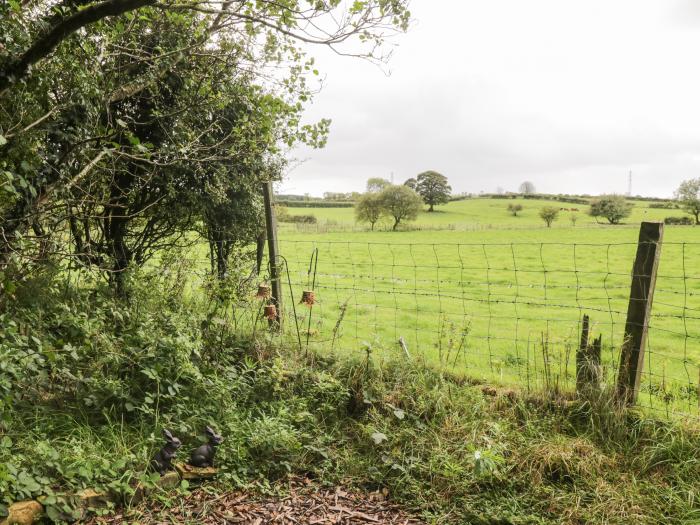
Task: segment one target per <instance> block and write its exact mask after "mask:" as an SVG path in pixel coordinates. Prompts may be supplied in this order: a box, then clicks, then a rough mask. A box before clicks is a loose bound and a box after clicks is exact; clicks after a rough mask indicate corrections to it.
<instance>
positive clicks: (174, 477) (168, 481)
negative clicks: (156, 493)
mask: <svg viewBox="0 0 700 525" xmlns="http://www.w3.org/2000/svg"><path fill="white" fill-rule="evenodd" d="M179 484H180V476H179V475H178V473H177V472H167V473H166V474H165V475H163V476H161V477H160V479H159V480H158V481H156V485H158V486H159V487H160V488H162V489H174V488H175V487H177V486H178V485H179Z"/></svg>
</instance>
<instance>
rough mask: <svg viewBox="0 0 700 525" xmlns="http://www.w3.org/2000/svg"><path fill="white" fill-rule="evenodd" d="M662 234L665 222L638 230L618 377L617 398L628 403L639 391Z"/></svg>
mask: <svg viewBox="0 0 700 525" xmlns="http://www.w3.org/2000/svg"><path fill="white" fill-rule="evenodd" d="M663 233H664V225H663V223H660V222H643V223H642V225H641V228H640V229H639V242H638V244H637V257H636V259H635V261H634V268H633V270H632V287H631V290H630V300H629V306H628V307H627V322H626V324H625V339H624V341H623V343H622V351H621V354H620V371H619V373H618V376H617V399H618V401H620V402H621V403H624V404H627V405H633V404H634V403H635V402H636V401H637V395H638V394H639V384H640V379H641V375H642V370H643V368H644V347H645V346H646V341H647V331H648V329H649V317H650V315H651V306H652V301H653V298H654V287H655V286H656V273H657V270H658V268H659V258H660V255H661V243H662V241H663Z"/></svg>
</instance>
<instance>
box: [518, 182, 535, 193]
mask: <svg viewBox="0 0 700 525" xmlns="http://www.w3.org/2000/svg"><path fill="white" fill-rule="evenodd" d="M535 191H537V190H535V185H534V184H533V183H532V182H530V181H529V180H526V181H525V182H523V183H522V184H521V185H520V193H524V194H526V195H530V194H532V193H535Z"/></svg>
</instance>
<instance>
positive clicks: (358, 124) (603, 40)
mask: <svg viewBox="0 0 700 525" xmlns="http://www.w3.org/2000/svg"><path fill="white" fill-rule="evenodd" d="M411 11H412V13H413V16H414V18H415V22H414V24H413V26H412V28H411V30H410V31H409V32H408V33H407V34H405V35H401V36H399V37H398V38H396V39H395V40H394V44H396V46H397V47H396V49H395V51H394V56H393V58H392V60H391V61H390V63H389V66H388V68H387V69H388V70H390V75H387V74H386V72H383V71H382V70H381V69H379V68H377V66H374V65H372V64H370V63H368V62H365V61H362V60H358V59H353V58H345V57H340V56H337V55H334V54H332V53H329V52H327V51H324V50H319V49H316V50H314V54H315V55H316V57H317V64H318V68H319V69H320V70H321V74H322V75H324V76H325V81H324V87H323V90H322V91H321V93H319V94H318V95H317V96H316V99H315V102H314V105H313V106H312V107H311V108H310V109H309V111H308V112H307V118H308V119H309V120H314V119H318V118H322V117H326V118H330V119H332V120H333V124H332V126H331V134H330V138H329V141H328V145H327V146H326V148H325V149H323V150H306V149H304V150H297V151H295V152H294V154H295V156H296V157H297V158H298V159H300V160H302V159H303V162H302V163H301V164H300V165H298V166H297V167H295V168H294V169H292V170H291V171H290V172H289V174H288V176H287V179H286V181H285V182H284V183H283V184H282V186H281V188H280V190H281V191H282V192H285V193H310V194H312V195H321V194H322V193H323V192H324V191H362V190H363V188H364V184H365V181H366V179H367V178H369V177H385V178H390V177H391V176H392V173H393V175H394V179H395V181H396V182H397V183H399V182H403V181H404V180H405V179H407V178H409V177H412V176H415V175H416V174H418V173H419V172H421V171H425V170H428V169H434V170H437V171H440V172H441V173H443V174H444V175H446V176H447V177H448V178H449V180H450V183H451V184H452V187H453V190H454V191H456V192H479V191H487V192H492V191H495V190H496V188H497V187H499V186H500V187H502V188H504V189H505V190H509V191H515V190H517V188H518V186H519V184H520V183H521V182H522V181H524V180H531V181H533V182H534V183H535V185H536V187H537V189H538V191H542V192H547V193H590V194H596V193H605V192H617V193H624V192H626V191H627V183H628V173H629V171H630V170H632V173H633V193H634V194H641V195H655V196H664V197H668V196H672V194H673V191H674V190H675V189H676V187H677V186H678V184H679V182H680V181H682V180H684V179H687V178H691V177H700V67H699V65H698V64H699V60H698V59H699V57H700V0H527V1H524V0H412V3H411Z"/></svg>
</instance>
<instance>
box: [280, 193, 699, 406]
mask: <svg viewBox="0 0 700 525" xmlns="http://www.w3.org/2000/svg"><path fill="white" fill-rule="evenodd" d="M509 202H511V201H504V200H498V199H474V200H467V201H459V202H453V203H450V204H448V205H446V206H444V207H442V208H440V211H438V212H436V213H431V214H429V213H423V214H421V216H420V217H419V218H418V220H417V221H416V222H415V225H416V226H420V227H425V228H428V230H426V231H400V232H389V231H376V232H368V231H342V230H344V228H343V225H352V224H353V221H354V219H353V210H352V209H347V208H345V209H344V208H340V209H332V208H331V209H329V208H310V209H303V210H301V209H291V210H290V212H291V213H299V214H313V215H315V216H317V217H318V218H319V220H320V221H321V222H322V224H323V223H324V222H327V223H329V224H326V226H324V227H322V228H319V229H318V230H313V229H310V230H308V231H298V230H297V229H295V228H292V227H290V226H291V225H286V226H285V227H284V228H283V229H282V230H281V231H280V241H281V250H282V253H283V255H284V256H285V257H286V258H287V259H288V261H289V266H290V269H291V274H292V280H293V291H294V293H295V301H297V302H298V300H299V295H300V292H301V290H302V289H307V288H311V287H312V285H311V281H312V277H311V276H310V275H309V271H308V270H309V266H310V260H311V256H312V253H313V251H314V250H315V249H318V269H317V276H316V286H315V287H314V288H315V291H316V294H317V296H318V304H317V305H315V306H314V308H313V310H312V311H311V325H310V326H311V330H310V331H309V333H310V337H309V339H310V345H311V346H312V347H316V348H318V349H319V350H320V349H328V347H329V346H332V347H333V351H338V352H360V351H362V350H363V349H366V348H368V347H371V348H372V351H374V352H389V353H397V352H402V351H403V350H402V349H401V347H400V345H399V343H398V340H399V338H403V339H404V341H405V342H406V343H407V346H408V351H409V353H411V354H415V355H419V356H422V357H424V358H425V359H426V361H428V362H431V363H435V364H437V365H442V366H448V367H450V369H451V370H453V371H454V372H456V373H464V374H467V375H469V376H471V377H475V378H478V379H484V380H488V381H496V382H501V383H503V384H518V385H520V386H523V387H527V388H536V387H540V386H542V385H548V386H549V387H557V386H561V387H562V388H570V387H571V386H572V385H573V382H574V379H575V378H574V362H575V349H576V346H577V345H578V340H579V337H580V336H579V334H580V320H581V317H582V315H583V314H584V313H587V314H589V315H590V316H591V318H592V320H593V322H594V323H595V325H594V333H595V334H602V336H603V347H604V361H605V365H606V370H607V372H608V377H612V376H613V374H614V373H615V371H616V368H617V363H618V359H619V356H618V352H619V347H620V345H621V343H622V340H623V330H624V322H625V317H626V311H627V302H628V295H629V287H630V272H631V269H632V263H633V259H634V255H635V251H636V241H637V235H638V224H639V222H640V221H641V220H661V219H663V217H667V216H671V215H676V216H680V215H682V212H681V211H679V210H666V209H650V208H648V203H645V202H637V203H636V205H635V208H634V213H633V215H632V216H631V217H630V218H629V219H628V220H627V221H626V224H624V225H620V226H607V225H602V224H596V222H595V221H594V220H593V219H592V218H591V217H589V216H587V214H586V209H585V207H584V206H580V205H578V206H577V205H572V204H568V203H552V202H551V201H534V200H522V201H514V202H520V203H521V204H523V206H524V207H525V209H524V210H523V212H522V214H521V216H519V217H512V216H511V215H509V214H508V212H507V211H506V206H507V204H508V203H509ZM543 205H556V206H560V207H564V208H571V207H578V208H579V209H580V211H579V212H578V214H577V215H578V221H577V223H576V227H573V226H572V224H571V222H570V221H569V220H568V215H569V214H570V212H562V214H561V218H560V220H559V221H558V222H557V223H555V227H553V228H551V229H548V228H545V227H544V224H543V223H542V221H541V220H540V219H539V217H538V216H537V213H538V210H539V209H540V207H541V206H543ZM334 226H336V227H337V229H338V230H341V231H333V229H334ZM699 260H700V228H694V227H682V226H680V227H667V228H666V233H665V239H664V246H663V249H662V256H661V267H660V270H659V279H658V283H657V292H656V295H655V300H654V312H653V317H652V319H651V329H650V332H649V343H648V348H647V352H646V363H647V364H646V366H645V369H644V376H643V387H642V391H641V394H640V404H642V405H645V406H651V407H652V408H658V409H660V410H667V409H669V410H670V409H672V410H676V411H683V412H692V413H697V405H698V396H697V385H698V372H699V368H698V367H699V365H700V266H699V265H698V264H697V262H698V261H699ZM312 273H313V272H312ZM288 305H289V301H288ZM297 314H298V317H299V318H300V321H301V324H302V338H303V339H305V337H306V333H305V331H306V330H307V328H306V327H307V324H306V323H307V322H308V319H309V317H308V316H309V310H308V309H307V308H305V307H303V306H301V307H299V306H298V307H297ZM290 318H291V317H290ZM304 342H305V341H304Z"/></svg>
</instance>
